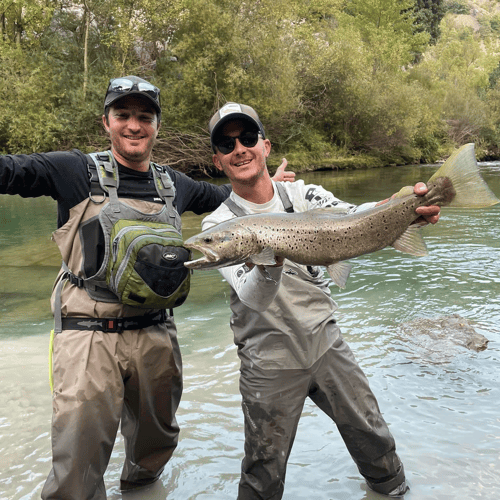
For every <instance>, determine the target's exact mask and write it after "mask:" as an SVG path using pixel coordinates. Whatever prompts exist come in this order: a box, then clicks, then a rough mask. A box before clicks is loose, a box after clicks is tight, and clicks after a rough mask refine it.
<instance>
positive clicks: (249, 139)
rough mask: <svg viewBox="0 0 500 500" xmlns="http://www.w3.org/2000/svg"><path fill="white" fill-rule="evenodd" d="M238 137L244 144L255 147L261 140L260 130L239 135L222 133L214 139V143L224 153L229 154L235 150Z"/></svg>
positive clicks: (247, 146)
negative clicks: (230, 135)
mask: <svg viewBox="0 0 500 500" xmlns="http://www.w3.org/2000/svg"><path fill="white" fill-rule="evenodd" d="M236 139H238V140H239V141H240V144H241V145H242V146H244V147H246V148H253V147H254V146H255V145H256V144H257V142H259V132H243V133H242V134H241V135H239V136H238V137H229V136H227V135H221V136H220V137H219V138H217V139H216V140H215V141H214V144H215V146H216V147H217V149H218V150H219V151H220V152H221V153H222V154H223V155H228V154H229V153H232V152H233V151H234V148H235V146H236Z"/></svg>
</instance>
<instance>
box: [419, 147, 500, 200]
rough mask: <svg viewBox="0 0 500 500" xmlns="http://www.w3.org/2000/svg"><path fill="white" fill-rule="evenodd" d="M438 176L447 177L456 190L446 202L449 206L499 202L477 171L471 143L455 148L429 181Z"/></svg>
mask: <svg viewBox="0 0 500 500" xmlns="http://www.w3.org/2000/svg"><path fill="white" fill-rule="evenodd" d="M438 177H448V178H449V179H450V180H451V182H452V184H453V188H454V190H455V191H456V195H455V197H454V198H453V200H452V201H451V202H450V203H449V204H447V205H448V206H450V207H464V208H485V207H491V206H492V205H496V204H497V203H500V200H499V199H498V198H497V197H496V196H495V195H494V193H493V191H491V189H490V188H489V187H488V185H487V184H486V182H485V181H484V180H483V178H482V177H481V174H480V173H479V168H478V166H477V162H476V157H475V155H474V144H473V143H470V144H465V145H464V146H462V147H461V148H459V149H457V150H456V151H455V152H454V153H453V154H452V155H451V156H450V157H449V158H448V159H447V160H446V161H445V162H444V163H443V165H442V166H441V167H440V168H439V169H438V170H437V171H436V172H435V173H434V175H433V176H432V177H431V178H430V179H429V182H431V181H433V180H435V179H437V178H438Z"/></svg>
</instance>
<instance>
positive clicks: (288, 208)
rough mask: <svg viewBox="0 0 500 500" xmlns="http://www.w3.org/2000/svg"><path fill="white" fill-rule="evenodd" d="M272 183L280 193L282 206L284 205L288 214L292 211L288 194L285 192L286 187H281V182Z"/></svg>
mask: <svg viewBox="0 0 500 500" xmlns="http://www.w3.org/2000/svg"><path fill="white" fill-rule="evenodd" d="M274 185H275V186H276V188H277V189H278V194H279V195H280V198H281V203H283V206H284V207H285V212H288V213H289V214H291V213H293V205H292V202H291V201H290V198H289V197H288V194H287V192H286V189H285V188H284V187H283V184H281V183H279V182H275V183H274Z"/></svg>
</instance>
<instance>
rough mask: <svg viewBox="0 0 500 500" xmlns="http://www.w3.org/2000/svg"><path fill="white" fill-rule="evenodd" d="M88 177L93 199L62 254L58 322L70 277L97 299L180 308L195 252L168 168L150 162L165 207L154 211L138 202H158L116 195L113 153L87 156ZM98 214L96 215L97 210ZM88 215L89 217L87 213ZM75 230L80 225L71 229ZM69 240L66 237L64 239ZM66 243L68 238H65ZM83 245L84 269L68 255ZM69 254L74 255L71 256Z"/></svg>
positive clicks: (188, 281) (73, 282)
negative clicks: (186, 244) (176, 204)
mask: <svg viewBox="0 0 500 500" xmlns="http://www.w3.org/2000/svg"><path fill="white" fill-rule="evenodd" d="M86 156H87V160H88V171H89V177H90V185H91V189H90V193H89V199H88V200H87V201H86V202H85V203H86V207H84V208H82V210H83V212H84V215H80V217H81V220H80V222H79V223H78V228H77V234H74V236H73V240H74V239H75V238H76V239H78V244H79V245H75V242H74V241H73V242H71V249H70V250H67V251H66V252H65V251H64V250H63V249H62V248H61V246H62V245H61V244H60V242H59V241H58V240H59V239H61V240H63V238H64V231H63V232H62V235H63V238H60V237H59V236H58V235H57V233H59V232H61V230H62V229H63V228H61V229H60V230H58V231H56V233H55V236H56V237H55V238H54V239H55V240H56V243H58V245H59V247H60V249H61V254H62V255H63V264H62V276H60V279H59V282H58V284H57V288H56V290H55V300H54V305H53V309H54V316H55V318H56V325H57V323H58V318H59V319H60V317H61V310H60V307H61V300H60V299H61V289H62V287H63V286H64V282H67V281H69V282H70V283H71V284H73V285H75V286H76V287H78V288H80V289H84V290H85V291H86V293H87V294H88V296H89V297H90V298H91V299H93V300H95V301H98V302H104V303H110V304H113V303H120V304H124V305H126V306H132V307H133V308H142V309H171V308H173V307H177V306H180V305H181V304H182V303H183V302H184V301H185V299H186V297H187V295H188V293H189V287H190V271H189V270H188V269H187V268H186V267H185V266H184V262H186V261H187V260H189V259H190V258H191V252H190V251H189V250H188V249H186V248H185V247H184V246H183V240H182V235H181V218H180V216H179V214H178V212H177V211H176V210H175V208H174V205H173V201H174V197H175V187H174V184H173V182H172V179H171V178H170V176H169V175H168V172H167V171H166V169H164V168H162V167H160V166H158V165H156V164H154V163H151V170H152V173H153V179H154V184H155V188H156V191H157V193H158V195H159V196H160V198H161V199H162V201H163V203H164V205H163V206H162V207H161V209H160V210H158V211H153V212H151V213H149V212H147V211H143V210H141V209H139V208H137V207H136V206H132V205H138V206H140V207H141V208H142V206H143V205H144V206H146V205H148V206H151V205H152V206H154V207H155V209H156V204H152V203H145V202H141V201H140V200H128V202H127V203H126V202H125V201H123V200H120V199H119V198H118V194H117V191H118V186H119V175H118V165H117V164H116V161H115V159H114V157H113V155H112V153H111V151H107V152H103V153H93V154H90V155H86ZM94 213H95V214H94ZM85 214H86V215H85ZM73 231H74V232H75V233H76V228H73ZM66 240H67V238H66ZM63 244H64V246H65V247H68V246H69V245H68V242H67V241H65V242H64V241H63ZM75 246H77V247H78V246H79V248H77V251H76V253H77V254H78V253H79V252H80V253H81V263H79V264H80V265H79V267H80V269H77V268H72V264H71V263H68V261H67V260H66V259H65V255H67V257H68V259H69V258H71V259H72V260H73V265H78V264H77V259H75V257H74V256H72V253H73V247H75ZM70 256H71V257H70Z"/></svg>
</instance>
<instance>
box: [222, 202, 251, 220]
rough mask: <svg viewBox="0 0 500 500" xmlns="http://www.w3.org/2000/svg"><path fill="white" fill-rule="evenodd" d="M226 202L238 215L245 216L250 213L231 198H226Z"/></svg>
mask: <svg viewBox="0 0 500 500" xmlns="http://www.w3.org/2000/svg"><path fill="white" fill-rule="evenodd" d="M224 204H225V205H227V207H228V208H229V210H231V212H233V214H234V215H236V217H243V216H244V215H248V213H247V212H246V211H245V210H243V208H242V207H240V206H239V205H238V204H237V203H235V202H234V201H233V200H232V199H231V198H226V201H224Z"/></svg>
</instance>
